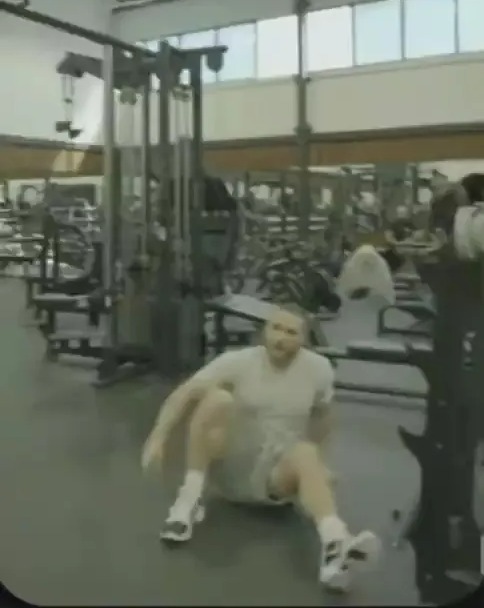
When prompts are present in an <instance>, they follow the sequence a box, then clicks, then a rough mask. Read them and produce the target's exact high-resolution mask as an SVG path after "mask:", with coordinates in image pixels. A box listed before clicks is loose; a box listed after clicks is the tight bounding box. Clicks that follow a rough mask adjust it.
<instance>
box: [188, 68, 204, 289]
mask: <svg viewBox="0 0 484 608" xmlns="http://www.w3.org/2000/svg"><path fill="white" fill-rule="evenodd" d="M194 60H195V58H194ZM194 64H195V65H194V66H193V67H192V68H191V69H190V84H191V88H192V121H193V122H192V158H191V161H192V184H193V186H192V188H193V190H192V193H193V198H192V209H191V213H190V216H191V218H190V219H191V222H190V227H191V232H192V234H191V241H192V273H193V286H194V289H195V292H196V294H197V296H198V297H201V289H202V267H201V264H200V261H201V258H202V254H203V251H202V225H201V221H202V211H203V209H202V207H203V198H204V197H203V192H204V168H203V126H202V120H203V118H202V116H203V101H202V58H201V57H198V58H197V59H196V60H195V61H194Z"/></svg>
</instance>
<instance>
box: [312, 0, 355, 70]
mask: <svg viewBox="0 0 484 608" xmlns="http://www.w3.org/2000/svg"><path fill="white" fill-rule="evenodd" d="M351 29H352V27H351V8H350V7H349V6H342V7H340V8H331V9H325V10H322V11H314V12H311V13H309V15H308V58H307V59H308V70H309V71H310V72H317V71H319V70H331V69H336V68H347V67H350V66H351V65H352V64H353V41H352V35H351Z"/></svg>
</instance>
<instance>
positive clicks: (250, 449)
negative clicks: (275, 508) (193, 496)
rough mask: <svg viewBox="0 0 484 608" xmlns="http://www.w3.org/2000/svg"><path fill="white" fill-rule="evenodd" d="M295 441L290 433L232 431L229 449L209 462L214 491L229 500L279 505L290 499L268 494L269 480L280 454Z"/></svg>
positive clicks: (288, 448)
mask: <svg viewBox="0 0 484 608" xmlns="http://www.w3.org/2000/svg"><path fill="white" fill-rule="evenodd" d="M297 441H298V438H295V437H294V436H293V435H292V434H291V433H284V432H280V431H279V432H278V433H270V434H267V435H265V436H264V435H263V434H262V433H261V432H257V431H256V430H253V431H252V432H250V433H247V434H246V433H233V432H232V433H231V434H230V437H229V441H228V445H229V449H228V451H227V453H226V454H225V456H224V458H223V459H222V460H219V461H217V462H215V463H214V464H213V465H212V469H211V472H210V482H211V484H212V485H213V487H214V489H215V491H216V492H217V493H220V494H221V495H222V496H223V497H224V498H225V499H227V500H229V501H231V502H238V503H248V504H267V505H278V504H287V503H288V502H291V501H290V499H285V498H283V499H280V498H278V497H277V496H274V495H273V494H271V488H270V479H271V474H272V472H273V471H274V469H275V467H276V466H277V464H278V463H279V462H280V459H281V457H282V456H283V455H284V454H287V452H288V451H289V450H290V449H291V448H292V446H293V445H294V444H295V443H296V442H297Z"/></svg>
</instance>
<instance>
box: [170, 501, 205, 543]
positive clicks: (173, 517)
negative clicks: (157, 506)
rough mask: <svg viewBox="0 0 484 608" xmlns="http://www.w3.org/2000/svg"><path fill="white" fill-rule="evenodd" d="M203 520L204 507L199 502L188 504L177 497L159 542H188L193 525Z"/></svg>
mask: <svg viewBox="0 0 484 608" xmlns="http://www.w3.org/2000/svg"><path fill="white" fill-rule="evenodd" d="M204 519H205V507H204V506H203V505H202V504H200V502H198V501H197V502H195V504H193V503H188V502H187V501H186V499H185V500H183V497H179V498H178V499H177V500H176V501H175V503H174V504H173V506H172V507H171V509H170V511H169V513H168V517H167V518H166V520H165V523H164V525H163V528H162V530H161V532H160V540H163V541H168V542H175V543H182V542H186V541H187V540H190V539H191V537H192V535H193V528H194V525H195V524H198V523H200V522H202V521H203V520H204Z"/></svg>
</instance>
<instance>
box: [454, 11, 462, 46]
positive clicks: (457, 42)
mask: <svg viewBox="0 0 484 608" xmlns="http://www.w3.org/2000/svg"><path fill="white" fill-rule="evenodd" d="M459 26H460V10H459V0H454V52H455V53H460V46H461V45H460V32H459V29H460V27H459Z"/></svg>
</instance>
